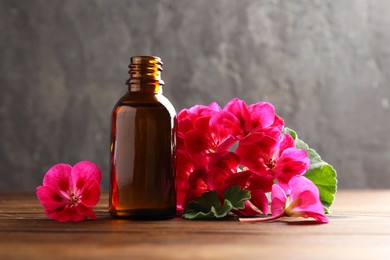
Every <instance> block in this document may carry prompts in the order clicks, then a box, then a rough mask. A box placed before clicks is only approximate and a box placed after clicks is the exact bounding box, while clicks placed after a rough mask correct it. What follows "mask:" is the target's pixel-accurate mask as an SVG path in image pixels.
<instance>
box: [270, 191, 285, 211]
mask: <svg viewBox="0 0 390 260" xmlns="http://www.w3.org/2000/svg"><path fill="white" fill-rule="evenodd" d="M271 198H272V203H271V212H272V216H278V215H282V214H284V208H285V206H286V201H287V197H286V194H285V193H284V191H283V190H282V188H281V187H280V186H279V185H277V184H274V185H273V186H272V194H271Z"/></svg>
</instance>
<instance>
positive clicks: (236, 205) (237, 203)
mask: <svg viewBox="0 0 390 260" xmlns="http://www.w3.org/2000/svg"><path fill="white" fill-rule="evenodd" d="M223 197H224V199H225V201H229V202H230V203H231V204H232V207H233V209H243V208H245V205H244V202H245V201H246V200H249V199H250V198H251V194H250V192H249V190H241V188H240V186H232V187H230V188H229V189H227V190H226V191H225V193H224V194H223Z"/></svg>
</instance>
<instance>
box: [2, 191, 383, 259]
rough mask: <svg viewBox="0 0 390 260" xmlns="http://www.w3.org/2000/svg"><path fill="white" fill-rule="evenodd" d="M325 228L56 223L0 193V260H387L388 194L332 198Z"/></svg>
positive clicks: (35, 205) (32, 203)
mask: <svg viewBox="0 0 390 260" xmlns="http://www.w3.org/2000/svg"><path fill="white" fill-rule="evenodd" d="M332 209H333V214H332V215H330V216H329V219H330V223H329V224H323V225H312V224H308V223H305V222H295V223H294V222H293V223H286V222H279V221H278V222H273V223H240V222H239V221H238V220H237V219H230V220H222V221H190V220H183V219H181V218H175V219H172V220H163V221H130V220H118V219H111V218H110V216H109V214H108V212H107V196H103V197H102V199H101V202H100V203H99V204H98V206H97V207H96V208H95V212H96V213H97V220H95V221H84V222H80V223H58V222H56V221H53V220H50V219H48V218H46V217H45V215H44V214H43V208H42V206H41V205H40V204H39V202H38V201H37V199H36V198H35V194H31V193H30V194H26V193H13V194H5V193H0V259H125V258H126V259H287V258H289V259H352V258H353V259H389V258H390V190H388V191H383V190H382V191H339V193H338V194H337V196H336V201H335V203H334V206H333V207H332Z"/></svg>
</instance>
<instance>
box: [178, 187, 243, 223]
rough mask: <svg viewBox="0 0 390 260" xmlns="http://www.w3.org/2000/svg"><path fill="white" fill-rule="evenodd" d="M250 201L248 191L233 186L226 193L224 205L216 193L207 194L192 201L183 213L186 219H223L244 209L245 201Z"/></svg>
mask: <svg viewBox="0 0 390 260" xmlns="http://www.w3.org/2000/svg"><path fill="white" fill-rule="evenodd" d="M248 199H250V193H249V191H248V190H241V189H240V187H239V186H232V187H230V188H229V189H227V190H226V191H225V193H224V203H223V205H222V204H221V202H220V201H219V198H218V195H217V192H216V191H209V192H205V193H203V194H202V196H200V197H199V198H196V199H195V200H192V201H190V202H189V203H188V204H187V208H186V210H185V211H184V213H183V218H186V219H210V218H223V217H225V216H226V215H227V214H228V213H229V212H230V211H231V210H232V209H242V208H244V201H245V200H248Z"/></svg>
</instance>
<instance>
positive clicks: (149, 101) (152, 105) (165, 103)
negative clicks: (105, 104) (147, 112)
mask: <svg viewBox="0 0 390 260" xmlns="http://www.w3.org/2000/svg"><path fill="white" fill-rule="evenodd" d="M121 107H131V108H133V109H135V110H137V109H164V110H167V111H168V112H169V114H170V115H171V116H175V115H176V111H175V108H174V107H173V105H172V103H171V102H170V101H169V100H168V99H167V98H166V97H165V96H164V95H162V94H155V95H150V94H149V95H139V94H134V93H127V94H125V95H124V96H122V97H121V98H120V99H119V100H118V102H117V103H116V104H115V106H114V111H117V110H118V109H120V108H121Z"/></svg>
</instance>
